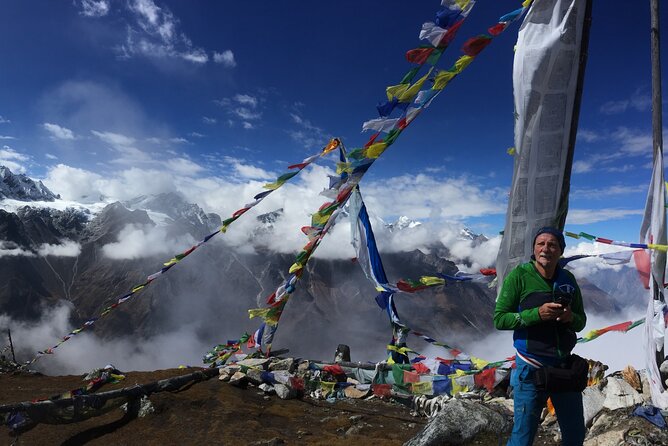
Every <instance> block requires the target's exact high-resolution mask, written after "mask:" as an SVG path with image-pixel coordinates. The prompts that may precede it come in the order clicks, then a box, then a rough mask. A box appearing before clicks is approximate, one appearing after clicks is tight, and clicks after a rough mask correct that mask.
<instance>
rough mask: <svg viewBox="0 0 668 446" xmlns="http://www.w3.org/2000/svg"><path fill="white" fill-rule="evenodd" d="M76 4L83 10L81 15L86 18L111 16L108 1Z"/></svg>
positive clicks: (84, 0)
mask: <svg viewBox="0 0 668 446" xmlns="http://www.w3.org/2000/svg"><path fill="white" fill-rule="evenodd" d="M75 4H76V5H78V6H79V7H80V8H81V10H80V11H79V14H81V15H84V16H86V17H104V16H106V15H107V14H109V9H110V5H109V1H108V0H80V1H79V2H75Z"/></svg>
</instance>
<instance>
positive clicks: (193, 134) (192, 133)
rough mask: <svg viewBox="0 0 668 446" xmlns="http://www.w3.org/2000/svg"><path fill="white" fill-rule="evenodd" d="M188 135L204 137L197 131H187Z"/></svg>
mask: <svg viewBox="0 0 668 446" xmlns="http://www.w3.org/2000/svg"><path fill="white" fill-rule="evenodd" d="M188 136H192V137H193V138H204V135H203V134H201V133H197V132H190V133H188Z"/></svg>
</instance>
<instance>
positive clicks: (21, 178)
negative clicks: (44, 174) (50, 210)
mask: <svg viewBox="0 0 668 446" xmlns="http://www.w3.org/2000/svg"><path fill="white" fill-rule="evenodd" d="M2 198H11V199H15V200H21V201H54V200H56V199H58V198H60V195H56V194H54V193H53V192H51V191H50V190H49V189H48V188H47V187H46V186H45V185H44V184H42V182H41V181H37V182H35V181H33V180H32V179H31V178H29V177H28V176H26V175H24V174H14V173H12V171H11V170H9V168H8V167H5V166H0V199H2Z"/></svg>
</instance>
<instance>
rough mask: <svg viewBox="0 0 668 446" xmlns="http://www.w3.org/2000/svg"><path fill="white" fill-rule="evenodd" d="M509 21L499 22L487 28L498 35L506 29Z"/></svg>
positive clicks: (492, 33)
mask: <svg viewBox="0 0 668 446" xmlns="http://www.w3.org/2000/svg"><path fill="white" fill-rule="evenodd" d="M507 25H508V24H507V23H497V24H496V25H494V26H492V27H491V28H488V29H487V32H488V33H490V34H491V35H493V36H495V37H496V36H498V35H499V34H501V33H502V32H503V30H504V29H506V26H507Z"/></svg>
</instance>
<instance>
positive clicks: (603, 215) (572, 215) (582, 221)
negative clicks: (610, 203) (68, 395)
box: [566, 208, 644, 225]
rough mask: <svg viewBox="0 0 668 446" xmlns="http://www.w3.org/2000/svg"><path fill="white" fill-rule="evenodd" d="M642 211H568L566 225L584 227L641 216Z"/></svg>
mask: <svg viewBox="0 0 668 446" xmlns="http://www.w3.org/2000/svg"><path fill="white" fill-rule="evenodd" d="M643 214H644V211H643V210H642V209H572V208H571V209H570V210H569V211H568V218H567V220H566V221H567V223H568V224H572V225H586V224H591V223H598V222H601V221H607V220H618V219H620V218H626V217H631V216H635V215H643Z"/></svg>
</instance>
